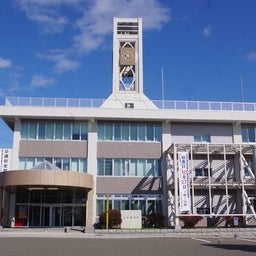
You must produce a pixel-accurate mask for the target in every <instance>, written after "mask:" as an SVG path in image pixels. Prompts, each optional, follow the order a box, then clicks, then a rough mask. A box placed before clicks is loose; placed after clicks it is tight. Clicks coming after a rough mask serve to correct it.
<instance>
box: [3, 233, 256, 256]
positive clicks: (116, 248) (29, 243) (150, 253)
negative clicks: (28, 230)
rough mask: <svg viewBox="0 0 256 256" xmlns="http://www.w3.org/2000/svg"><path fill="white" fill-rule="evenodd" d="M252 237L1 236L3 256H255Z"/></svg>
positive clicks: (254, 242)
mask: <svg viewBox="0 0 256 256" xmlns="http://www.w3.org/2000/svg"><path fill="white" fill-rule="evenodd" d="M255 252H256V237H255V238H229V239H219V238H210V239H200V238H169V237H168V238H166V237H165V238H160V237H159V238H127V237H126V238H103V237H90V238H88V237H78V238H72V237H71V238H70V237H65V238H56V237H49V238H46V237H36V238H35V237H0V255H1V256H2V255H3V256H14V255H15V256H17V255H18V256H45V255H47V256H52V255H54V256H56V255H61V256H72V255H74V256H80V255H83V256H84V255H93V256H103V255H104V256H114V255H120V256H131V255H132V256H136V255H140V256H156V255H157V256H167V255H175V256H184V255H196V256H201V255H202V256H205V255H207V256H218V255H222V256H229V255H230V256H231V255H232V256H240V255H243V256H246V255H255Z"/></svg>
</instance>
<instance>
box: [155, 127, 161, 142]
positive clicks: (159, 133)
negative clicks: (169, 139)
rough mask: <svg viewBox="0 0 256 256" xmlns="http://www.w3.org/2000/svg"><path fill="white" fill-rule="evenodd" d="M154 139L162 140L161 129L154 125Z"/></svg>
mask: <svg viewBox="0 0 256 256" xmlns="http://www.w3.org/2000/svg"><path fill="white" fill-rule="evenodd" d="M155 141H162V129H161V126H158V125H157V126H155Z"/></svg>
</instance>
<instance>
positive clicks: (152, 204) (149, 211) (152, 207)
mask: <svg viewBox="0 0 256 256" xmlns="http://www.w3.org/2000/svg"><path fill="white" fill-rule="evenodd" d="M155 204H156V201H155V200H147V206H148V207H147V214H154V213H156V211H155V210H156V209H155Z"/></svg>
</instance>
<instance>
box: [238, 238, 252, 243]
mask: <svg viewBox="0 0 256 256" xmlns="http://www.w3.org/2000/svg"><path fill="white" fill-rule="evenodd" d="M237 240H241V241H246V242H253V243H256V240H251V239H245V238H238V239H237Z"/></svg>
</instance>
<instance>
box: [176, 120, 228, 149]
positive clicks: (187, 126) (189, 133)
mask: <svg viewBox="0 0 256 256" xmlns="http://www.w3.org/2000/svg"><path fill="white" fill-rule="evenodd" d="M206 118H207V117H206ZM171 130H172V131H171V133H172V141H173V142H174V143H193V142H194V135H196V134H205V135H211V143H220V144H223V143H233V127H232V124H209V123H208V124H207V123H198V124H196V123H172V126H171Z"/></svg>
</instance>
